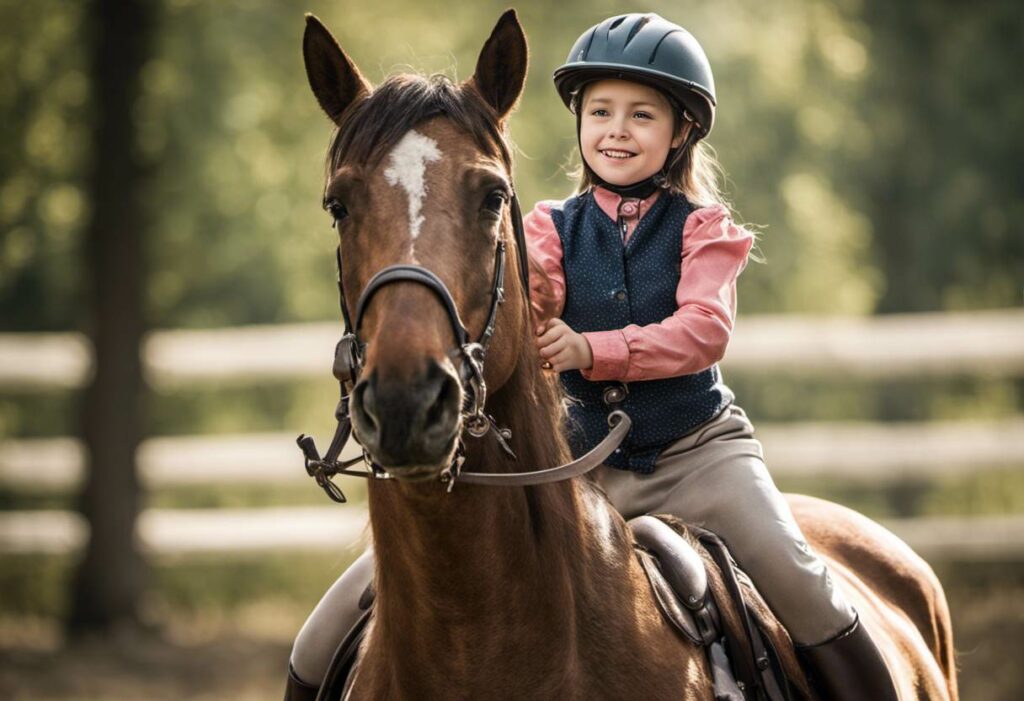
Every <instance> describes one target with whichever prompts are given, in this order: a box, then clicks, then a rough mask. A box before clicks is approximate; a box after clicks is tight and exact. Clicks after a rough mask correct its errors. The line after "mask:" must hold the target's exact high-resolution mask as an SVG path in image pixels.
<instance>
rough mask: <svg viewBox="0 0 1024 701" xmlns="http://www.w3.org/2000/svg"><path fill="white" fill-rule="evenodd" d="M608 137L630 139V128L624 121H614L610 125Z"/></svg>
mask: <svg viewBox="0 0 1024 701" xmlns="http://www.w3.org/2000/svg"><path fill="white" fill-rule="evenodd" d="M608 137H609V138H611V139H628V138H629V130H628V129H626V125H625V124H623V123H622V122H614V123H612V124H610V125H609V126H608Z"/></svg>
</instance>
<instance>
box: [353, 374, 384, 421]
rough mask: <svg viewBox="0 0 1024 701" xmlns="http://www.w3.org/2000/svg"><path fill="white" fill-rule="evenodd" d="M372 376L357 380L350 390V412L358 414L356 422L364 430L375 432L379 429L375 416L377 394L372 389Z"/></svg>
mask: <svg viewBox="0 0 1024 701" xmlns="http://www.w3.org/2000/svg"><path fill="white" fill-rule="evenodd" d="M373 385H374V377H373V376H372V375H371V376H370V378H369V380H364V381H362V382H359V383H358V384H357V385H356V386H355V388H353V390H352V400H353V401H352V412H353V413H354V414H357V415H358V418H357V422H358V423H359V424H360V425H361V428H362V429H363V430H364V431H370V432H376V431H378V430H379V429H380V420H379V419H378V418H377V395H376V392H375V391H374V386H373Z"/></svg>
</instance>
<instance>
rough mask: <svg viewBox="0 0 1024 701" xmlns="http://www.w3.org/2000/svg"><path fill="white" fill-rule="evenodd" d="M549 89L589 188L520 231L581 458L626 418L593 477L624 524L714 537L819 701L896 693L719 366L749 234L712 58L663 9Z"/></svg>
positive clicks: (603, 31) (601, 31)
mask: <svg viewBox="0 0 1024 701" xmlns="http://www.w3.org/2000/svg"><path fill="white" fill-rule="evenodd" d="M554 79H555V87H556V88H557V90H558V93H559V95H560V96H561V98H562V100H563V102H564V103H565V105H566V106H567V107H568V108H569V109H570V111H571V112H572V113H573V114H575V116H576V134H577V138H578V142H579V150H580V156H581V157H582V161H583V172H582V177H581V180H580V183H579V189H578V194H576V195H575V196H574V197H570V198H569V199H567V200H565V201H564V202H542V203H540V204H538V205H537V206H536V208H535V209H534V210H533V211H532V212H530V213H529V214H528V215H527V216H526V218H525V226H526V233H527V240H528V242H529V244H530V255H531V258H532V259H533V264H534V275H533V276H532V279H531V298H532V302H533V306H534V312H535V314H536V316H537V317H538V318H539V319H540V320H541V321H540V322H539V323H538V328H537V346H538V348H539V351H540V354H541V356H542V357H543V358H544V360H545V362H546V367H550V368H551V369H552V370H553V371H556V372H559V373H561V375H560V377H561V380H562V384H563V386H564V388H565V390H566V392H567V394H568V395H569V396H571V397H572V398H574V399H575V400H577V401H576V402H574V403H573V404H572V405H571V406H570V417H571V419H572V420H573V421H572V424H573V427H572V428H573V429H574V432H573V435H572V436H571V437H572V438H573V443H572V446H573V451H574V453H577V454H582V453H584V452H586V451H587V450H589V449H590V448H592V447H593V446H594V445H595V444H596V443H597V442H598V441H599V440H600V439H601V437H602V436H603V435H604V433H605V432H606V431H607V428H606V426H607V415H608V413H609V412H610V411H612V410H614V409H623V410H624V411H625V412H626V413H627V414H629V416H630V417H632V419H633V429H632V431H631V432H630V434H629V436H628V437H627V439H626V441H625V443H624V444H623V445H622V447H621V448H620V449H618V450H617V451H616V452H615V454H614V455H613V456H612V457H611V458H610V459H609V460H607V462H606V466H602V467H600V468H598V472H597V478H598V481H599V482H600V483H601V485H602V486H603V487H604V489H605V491H606V492H607V494H608V497H609V499H610V500H611V502H612V503H613V504H614V505H615V507H616V508H617V509H618V510H619V511H620V512H621V513H622V515H623V516H624V517H625V518H627V519H630V518H633V517H635V516H638V515H641V514H645V513H669V514H673V515H675V516H677V517H679V518H680V519H682V520H684V521H687V522H690V523H696V524H699V525H702V526H704V527H706V528H709V529H710V530H713V531H715V532H716V533H718V534H719V535H720V536H721V537H722V538H723V539H724V540H725V541H726V542H727V543H728V545H729V547H730V549H731V551H732V553H733V555H734V556H735V558H736V560H737V561H738V562H739V564H740V566H741V567H743V568H744V569H745V570H746V572H747V573H748V574H749V575H750V576H751V578H752V579H753V580H754V582H755V583H756V584H757V586H758V588H759V589H760V591H761V593H762V595H763V596H764V597H765V599H766V600H767V602H768V603H769V605H770V606H771V608H772V610H773V611H774V613H775V614H776V615H777V616H778V617H779V619H780V620H781V621H782V623H783V624H784V625H785V626H786V628H787V629H788V630H789V632H790V635H791V636H792V638H793V640H794V642H795V643H796V644H797V649H798V651H799V652H800V653H801V658H802V660H803V662H804V664H805V666H806V667H807V671H808V673H809V676H810V677H811V679H812V681H813V682H814V684H815V686H816V687H817V688H818V690H819V693H820V694H821V695H822V697H823V698H828V699H851V700H852V699H858V700H862V701H863V700H866V699H872V700H876V699H895V698H896V692H895V689H894V687H893V683H892V680H891V677H890V674H889V671H888V669H887V668H886V665H885V662H884V661H883V659H882V656H881V654H880V653H879V651H878V649H877V648H876V646H875V644H874V642H873V641H872V640H871V638H870V636H869V635H868V633H867V631H866V630H865V629H864V627H863V626H861V625H859V622H858V618H857V614H856V612H855V611H854V610H853V609H852V608H851V606H850V605H849V604H848V603H847V602H846V600H845V599H844V597H843V595H842V593H841V592H840V591H839V590H838V589H837V588H836V587H835V586H834V585H833V583H832V580H831V577H830V576H829V573H828V571H827V569H826V567H825V564H824V563H823V562H822V561H821V560H820V559H819V558H818V557H817V556H816V555H815V554H814V553H813V552H812V551H811V550H810V548H809V547H808V545H807V543H806V542H805V540H804V537H803V535H802V533H801V532H800V528H799V526H798V525H797V523H796V521H795V520H794V519H793V516H792V514H791V512H790V509H789V506H788V504H787V503H786V501H785V499H784V498H783V497H782V495H781V494H780V493H779V491H778V489H777V488H776V487H775V484H774V483H773V482H772V478H771V476H770V475H769V473H768V470H767V468H766V467H765V463H764V458H763V453H762V449H761V445H760V443H759V442H758V440H757V439H756V438H754V429H753V427H752V426H751V424H750V421H749V420H748V419H747V417H746V415H745V414H744V412H743V410H742V409H740V408H739V407H738V406H736V404H735V403H734V395H733V393H732V391H731V390H730V389H729V388H728V387H727V386H726V385H725V384H723V382H722V376H721V373H720V372H719V370H718V367H717V365H716V364H715V363H716V362H717V361H718V360H720V359H721V358H722V357H723V355H724V354H725V349H726V346H727V344H728V341H729V335H730V333H731V331H732V327H733V320H734V318H735V312H736V278H737V276H738V275H739V274H740V271H742V270H743V268H744V266H745V265H746V261H747V254H748V252H749V250H750V248H751V245H752V244H753V236H752V235H751V234H750V233H749V232H747V231H745V230H744V229H743V228H741V227H739V226H737V225H736V224H734V223H733V221H732V219H731V217H730V214H729V209H728V208H727V207H726V206H725V205H724V204H723V203H722V199H721V197H720V196H719V192H718V186H717V179H716V172H717V171H716V165H715V162H714V160H713V158H712V157H711V155H710V154H709V152H708V150H706V147H705V145H704V143H703V142H702V139H704V137H706V136H707V134H708V133H709V132H710V131H711V127H712V125H713V123H714V117H715V103H716V100H715V87H714V81H713V78H712V74H711V68H710V65H709V64H708V59H707V57H706V56H705V54H704V51H703V50H702V49H701V47H700V45H699V44H698V43H697V41H696V39H694V38H693V36H692V35H690V34H689V32H687V31H686V30H685V29H683V28H682V27H680V26H678V25H676V24H673V23H671V22H668V21H666V20H665V19H663V18H661V17H659V16H658V15H655V14H631V15H623V16H619V17H612V18H609V19H607V20H605V21H604V22H601V23H600V24H598V25H596V26H594V27H592V28H590V29H589V30H587V31H586V32H584V34H583V35H582V36H581V37H580V38H579V39H578V40H577V41H576V44H575V45H574V46H573V47H572V50H571V51H570V53H569V57H568V61H567V63H565V65H563V66H561V67H560V68H558V69H557V70H556V71H555V74H554ZM538 268H539V269H540V270H538ZM540 271H543V272H542V273H541V272H540Z"/></svg>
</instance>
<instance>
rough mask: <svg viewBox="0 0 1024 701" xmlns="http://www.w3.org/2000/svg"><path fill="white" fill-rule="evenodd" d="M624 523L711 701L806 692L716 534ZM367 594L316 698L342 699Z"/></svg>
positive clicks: (369, 599) (657, 523)
mask: <svg viewBox="0 0 1024 701" xmlns="http://www.w3.org/2000/svg"><path fill="white" fill-rule="evenodd" d="M629 527H630V529H631V531H632V533H633V540H634V549H635V552H636V555H637V559H638V560H639V562H640V565H641V566H642V568H643V570H644V572H645V573H646V575H647V579H648V581H649V582H650V584H651V589H652V591H653V593H654V598H655V600H656V601H657V604H658V608H659V609H660V610H661V613H662V615H663V616H664V617H665V618H666V619H667V620H668V621H669V623H670V624H671V625H672V626H673V628H674V629H675V630H676V631H677V632H678V633H679V634H680V636H682V637H683V638H684V639H686V640H688V641H689V642H691V643H692V644H694V645H696V646H698V647H701V648H703V649H704V650H705V654H706V655H707V657H708V664H709V668H710V669H711V673H712V683H713V687H714V693H715V701H792V700H793V699H800V698H804V697H806V696H807V695H808V691H807V685H806V680H805V679H803V677H802V674H801V673H800V671H799V665H798V663H796V661H795V660H796V658H795V655H794V652H793V648H792V643H791V641H790V640H789V638H788V635H787V634H786V632H785V630H784V629H783V628H782V626H781V624H779V622H778V621H777V620H776V619H775V618H774V616H772V614H771V612H770V610H769V609H768V606H767V604H765V603H764V600H763V599H761V598H760V596H759V595H758V594H757V590H756V589H755V588H754V586H753V584H752V583H751V582H750V579H749V577H747V575H746V574H745V573H744V572H743V571H742V570H740V568H739V567H738V566H737V564H736V562H735V560H733V558H732V556H731V555H730V554H729V550H728V548H727V547H726V545H725V543H724V542H723V541H722V539H721V538H719V537H718V536H717V535H716V534H715V533H713V532H711V531H708V530H705V529H701V528H698V527H695V526H687V525H686V524H683V523H682V522H681V521H679V520H678V519H676V518H674V517H672V516H639V517H637V518H634V519H632V520H631V521H629ZM373 599H374V591H373V584H372V583H371V584H370V586H369V587H367V589H366V591H365V592H364V593H363V596H362V597H361V599H360V601H359V608H360V609H361V610H362V611H363V615H362V616H361V617H360V619H359V622H358V623H357V624H356V625H355V627H353V629H352V630H351V631H350V632H349V634H348V635H347V636H346V637H345V639H344V640H343V641H342V642H341V644H340V645H339V646H338V649H337V651H336V652H335V654H334V657H333V659H332V660H331V664H330V667H329V668H328V672H327V676H326V677H325V679H324V683H323V685H322V686H321V688H320V692H319V694H318V695H317V697H316V698H317V701H335V700H337V699H342V700H343V699H345V697H346V694H347V692H348V684H349V683H350V682H351V678H352V677H353V675H352V671H353V669H354V668H355V665H356V662H357V656H358V652H359V646H360V644H361V643H362V640H363V637H364V635H365V633H366V626H367V623H368V621H369V619H370V614H371V613H372V608H373ZM787 672H789V674H788V675H787Z"/></svg>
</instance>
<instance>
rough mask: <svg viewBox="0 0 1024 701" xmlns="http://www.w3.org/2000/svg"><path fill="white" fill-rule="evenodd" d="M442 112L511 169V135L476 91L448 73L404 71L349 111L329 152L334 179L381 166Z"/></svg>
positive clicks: (328, 156) (442, 114)
mask: <svg viewBox="0 0 1024 701" xmlns="http://www.w3.org/2000/svg"><path fill="white" fill-rule="evenodd" d="M438 116H444V117H447V118H448V119H450V120H451V121H452V122H454V123H455V125H456V126H457V127H459V128H460V129H462V130H463V131H465V132H467V133H468V134H470V135H471V136H472V137H473V140H474V141H475V142H476V145H477V146H478V147H479V148H480V149H481V150H482V151H484V152H486V153H488V154H490V155H492V156H496V157H499V158H501V160H502V162H503V163H504V164H505V166H506V167H507V168H508V169H509V170H511V167H512V154H511V148H510V145H509V143H508V140H507V138H506V136H505V133H504V131H503V130H502V128H501V126H500V125H499V124H498V121H497V119H496V117H495V115H494V112H493V110H492V108H490V107H489V106H488V105H487V104H486V103H485V102H484V101H483V99H482V98H481V97H480V96H479V94H478V93H477V92H476V91H475V90H473V89H471V88H468V87H466V86H465V85H464V84H463V85H457V84H455V83H453V82H452V81H451V80H450V79H449V78H448V77H446V76H443V75H433V76H430V77H429V78H428V77H424V76H420V75H413V74H401V75H395V76H391V77H390V78H388V79H387V80H385V81H384V82H383V83H382V84H381V85H379V86H378V87H377V88H376V89H375V90H374V91H373V93H372V94H370V96H369V97H366V98H364V99H363V100H361V101H360V102H358V103H356V104H355V105H353V106H352V107H350V108H349V110H348V111H347V113H346V114H345V115H344V117H343V118H342V121H341V123H340V124H339V126H338V128H337V129H336V130H335V133H334V138H333V140H332V142H331V146H330V148H329V149H328V152H327V176H328V178H330V176H331V175H332V174H333V173H334V172H336V171H337V170H338V168H340V167H341V166H342V165H344V164H360V165H363V166H371V167H373V166H376V165H377V164H379V163H380V161H381V159H382V158H383V157H384V156H385V155H386V154H387V153H388V152H389V151H390V150H391V148H392V147H394V146H395V145H396V144H397V143H398V142H399V140H401V138H402V137H403V136H404V135H405V134H406V133H408V132H409V130H410V129H414V128H415V127H417V126H418V125H419V124H421V123H423V122H425V121H427V120H428V119H431V118H433V117H438Z"/></svg>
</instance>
